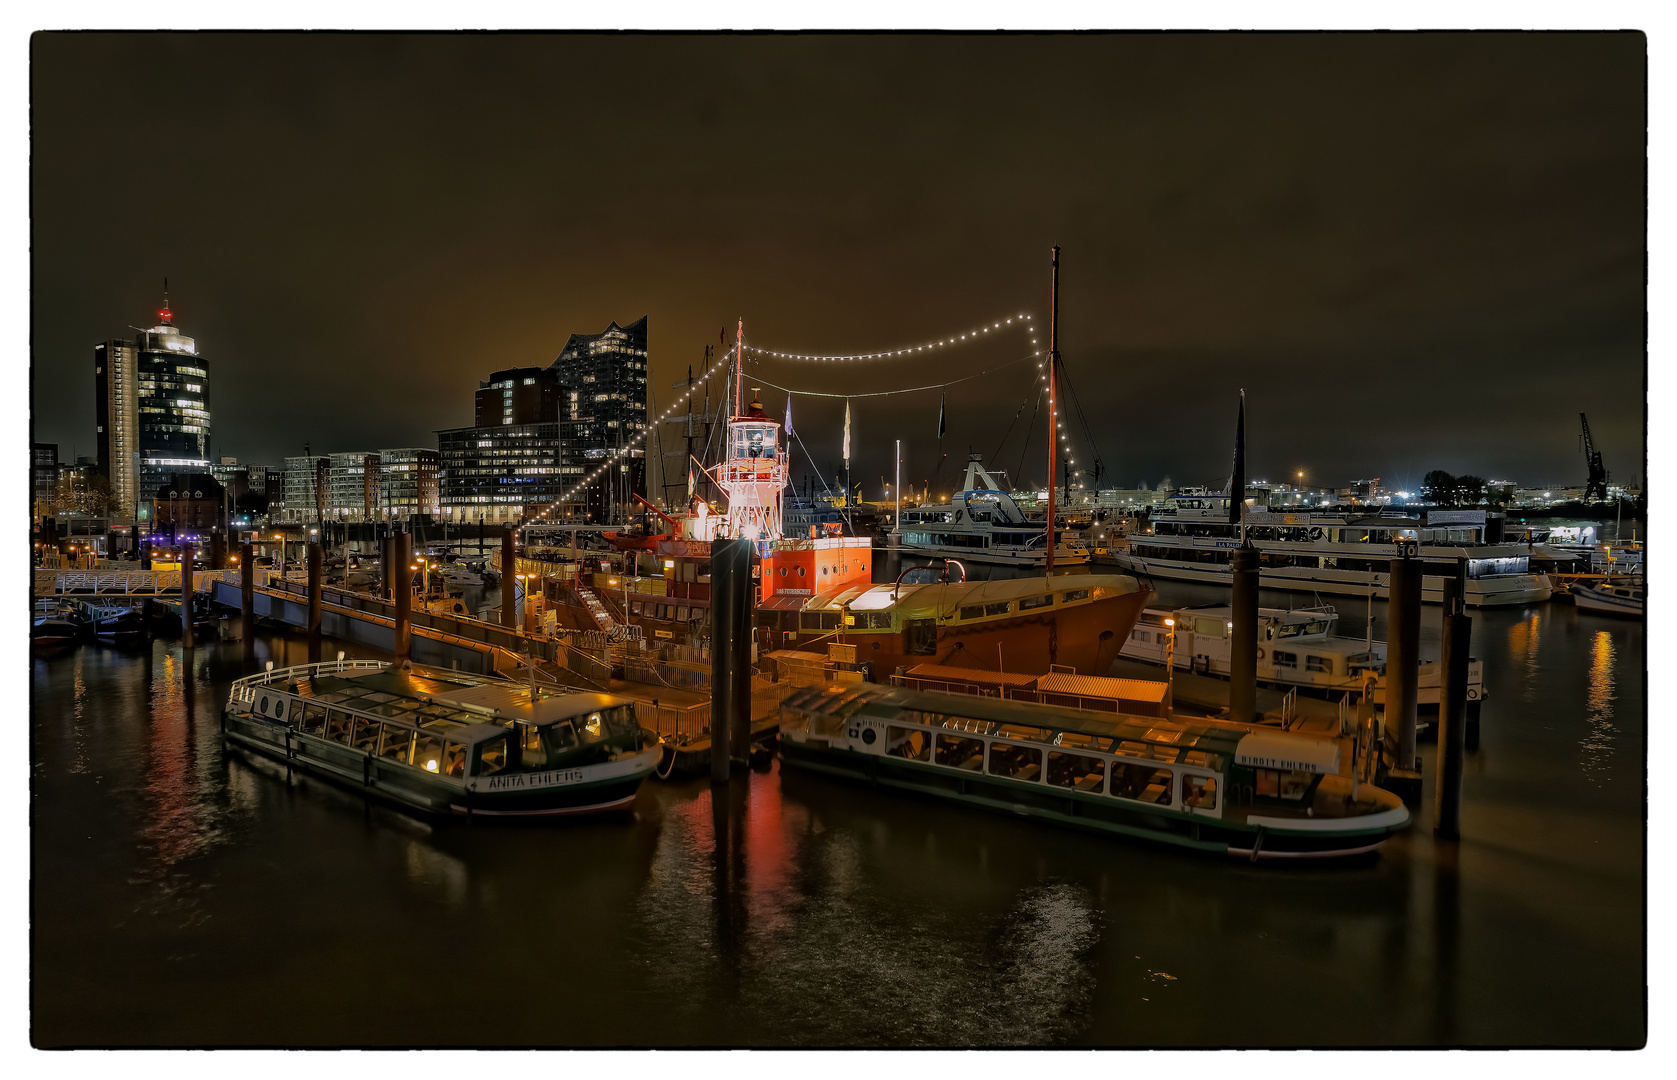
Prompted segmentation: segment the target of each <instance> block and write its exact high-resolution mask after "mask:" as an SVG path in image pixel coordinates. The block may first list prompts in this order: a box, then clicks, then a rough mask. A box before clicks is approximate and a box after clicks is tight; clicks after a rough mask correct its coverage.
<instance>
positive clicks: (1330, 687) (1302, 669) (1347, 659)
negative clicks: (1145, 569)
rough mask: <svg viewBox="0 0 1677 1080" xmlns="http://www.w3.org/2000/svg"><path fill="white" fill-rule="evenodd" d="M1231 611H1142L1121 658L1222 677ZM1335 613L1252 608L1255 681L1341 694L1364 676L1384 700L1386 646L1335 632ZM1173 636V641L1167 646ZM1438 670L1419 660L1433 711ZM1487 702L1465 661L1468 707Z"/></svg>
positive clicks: (1379, 701) (1478, 672) (1473, 667)
mask: <svg viewBox="0 0 1677 1080" xmlns="http://www.w3.org/2000/svg"><path fill="white" fill-rule="evenodd" d="M1233 620H1234V609H1233V608H1231V607H1230V606H1228V605H1226V604H1224V605H1214V604H1213V605H1202V606H1196V607H1183V608H1175V609H1170V608H1157V607H1152V608H1148V609H1147V610H1145V611H1143V612H1142V613H1141V617H1140V618H1139V619H1138V620H1136V624H1135V626H1134V627H1133V628H1132V629H1131V630H1130V635H1129V637H1128V638H1127V639H1126V640H1125V642H1124V646H1123V648H1122V650H1121V651H1120V655H1121V656H1124V657H1125V658H1127V659H1131V660H1140V661H1143V662H1145V663H1149V664H1158V665H1160V666H1163V665H1164V664H1165V662H1166V656H1167V655H1168V656H1169V657H1170V658H1171V661H1172V663H1173V664H1174V666H1175V667H1176V668H1177V669H1179V670H1192V671H1196V672H1199V673H1201V674H1206V675H1215V676H1218V677H1220V678H1228V677H1229V675H1230V671H1231V663H1230V661H1231V657H1232V651H1231V648H1232V645H1233V640H1232V639H1233V634H1234V621H1233ZM1338 624H1339V613H1338V612H1337V611H1335V610H1334V609H1333V608H1332V607H1329V606H1326V605H1323V606H1320V607H1309V608H1295V609H1290V610H1289V609H1284V608H1259V609H1258V682H1260V683H1262V684H1265V685H1268V686H1275V687H1279V688H1281V689H1283V690H1290V689H1293V688H1295V687H1296V688H1298V689H1300V690H1304V691H1306V692H1310V693H1317V694H1322V695H1327V696H1331V697H1341V696H1343V695H1344V694H1345V693H1346V692H1348V691H1349V692H1352V693H1354V694H1360V692H1361V691H1362V689H1363V686H1364V682H1365V679H1370V678H1372V679H1373V688H1372V691H1371V693H1370V700H1371V701H1372V702H1373V703H1374V704H1376V705H1384V704H1385V703H1386V687H1387V683H1388V680H1387V677H1386V643H1385V642H1384V641H1375V640H1373V637H1372V635H1367V636H1364V637H1360V638H1353V637H1345V636H1341V635H1338V634H1335V633H1334V630H1335V629H1336V628H1337V626H1338ZM1172 635H1174V637H1175V640H1174V641H1172V640H1171V638H1172ZM1442 681H1443V666H1442V665H1441V664H1440V663H1439V662H1438V661H1437V660H1436V659H1429V658H1427V657H1425V656H1422V657H1421V658H1420V673H1419V677H1418V687H1417V697H1416V704H1417V705H1418V706H1419V707H1420V708H1422V709H1425V710H1429V711H1434V710H1437V708H1438V700H1439V692H1440V685H1441V683H1442ZM1484 700H1485V678H1484V663H1483V662H1482V661H1479V660H1474V659H1469V661H1468V674H1467V709H1468V716H1469V717H1470V718H1472V717H1477V716H1478V715H1479V706H1480V703H1481V702H1483V701H1484Z"/></svg>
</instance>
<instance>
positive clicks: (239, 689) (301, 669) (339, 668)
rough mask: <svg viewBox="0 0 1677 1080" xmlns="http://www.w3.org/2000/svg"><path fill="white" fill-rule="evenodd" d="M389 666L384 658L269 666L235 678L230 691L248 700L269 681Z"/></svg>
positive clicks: (234, 696)
mask: <svg viewBox="0 0 1677 1080" xmlns="http://www.w3.org/2000/svg"><path fill="white" fill-rule="evenodd" d="M387 666H389V665H388V664H386V662H385V661H383V660H322V661H320V662H319V663H317V664H299V665H296V666H294V667H284V668H269V669H267V670H266V671H258V672H257V673H256V674H254V675H246V676H245V677H244V678H242V679H235V680H234V681H233V686H232V688H231V690H230V691H229V693H230V696H231V697H232V698H233V699H235V700H238V701H245V702H248V701H250V700H251V698H252V696H253V694H254V693H255V690H256V688H257V687H258V686H266V685H268V684H269V683H274V682H282V681H284V680H287V679H312V678H314V677H315V676H317V675H337V674H340V673H342V672H345V671H370V670H373V669H376V668H383V667H387Z"/></svg>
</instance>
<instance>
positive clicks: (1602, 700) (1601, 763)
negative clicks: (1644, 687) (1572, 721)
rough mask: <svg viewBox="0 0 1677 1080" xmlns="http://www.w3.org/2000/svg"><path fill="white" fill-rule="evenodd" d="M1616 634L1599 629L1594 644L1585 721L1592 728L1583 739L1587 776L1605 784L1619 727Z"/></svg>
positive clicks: (1581, 742)
mask: <svg viewBox="0 0 1677 1080" xmlns="http://www.w3.org/2000/svg"><path fill="white" fill-rule="evenodd" d="M1615 653H1616V651H1615V649H1614V648H1613V635H1612V634H1610V633H1608V632H1607V631H1606V630H1598V631H1596V635H1595V641H1594V642H1593V643H1592V644H1591V646H1590V689H1589V693H1588V696H1587V697H1586V698H1585V701H1586V704H1587V706H1588V711H1587V712H1586V713H1585V714H1584V723H1585V724H1586V725H1587V726H1588V730H1587V731H1586V732H1585V734H1584V738H1583V739H1581V740H1580V741H1579V746H1581V747H1582V748H1583V751H1584V752H1583V755H1582V759H1581V760H1582V764H1583V766H1584V775H1585V776H1586V777H1587V778H1589V779H1590V780H1592V781H1594V782H1596V783H1601V782H1603V781H1605V780H1607V779H1609V775H1608V773H1609V769H1608V765H1607V760H1608V759H1609V758H1610V757H1612V756H1613V742H1614V736H1615V735H1617V734H1618V730H1619V729H1618V727H1617V726H1616V725H1615V724H1614V723H1613V697H1614V694H1613V690H1614V686H1613V661H1614V658H1615Z"/></svg>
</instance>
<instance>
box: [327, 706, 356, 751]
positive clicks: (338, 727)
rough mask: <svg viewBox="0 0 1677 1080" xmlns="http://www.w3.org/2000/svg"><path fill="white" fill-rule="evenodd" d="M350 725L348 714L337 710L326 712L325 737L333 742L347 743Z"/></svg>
mask: <svg viewBox="0 0 1677 1080" xmlns="http://www.w3.org/2000/svg"><path fill="white" fill-rule="evenodd" d="M350 724H351V718H350V715H349V714H348V713H346V712H341V711H339V710H337V709H327V710H326V737H327V738H328V739H331V740H332V741H333V742H340V743H345V744H347V743H348V742H349V730H350Z"/></svg>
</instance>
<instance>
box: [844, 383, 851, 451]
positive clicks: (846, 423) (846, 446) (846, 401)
mask: <svg viewBox="0 0 1677 1080" xmlns="http://www.w3.org/2000/svg"><path fill="white" fill-rule="evenodd" d="M844 461H845V464H846V465H848V464H849V463H850V399H849V398H845V399H844Z"/></svg>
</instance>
